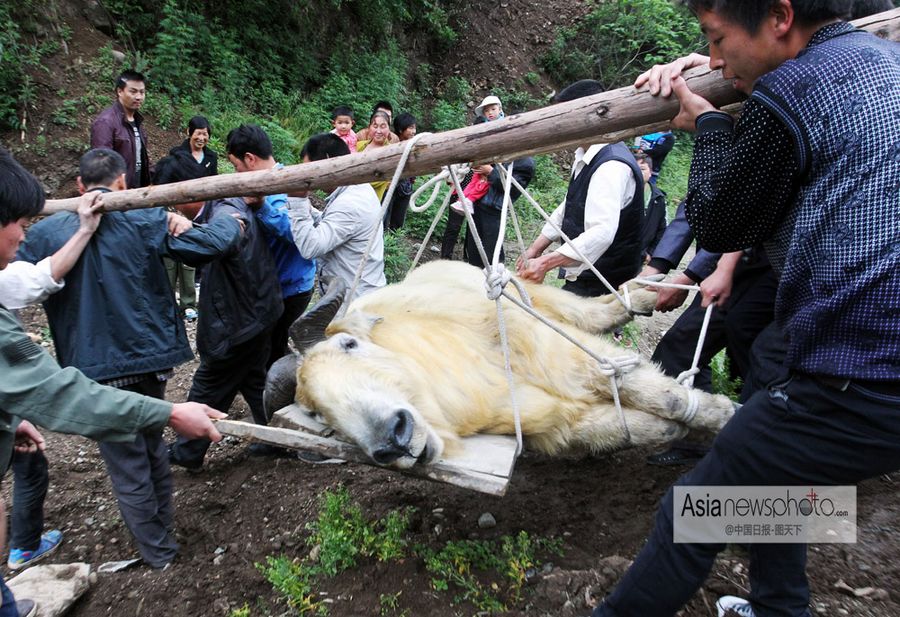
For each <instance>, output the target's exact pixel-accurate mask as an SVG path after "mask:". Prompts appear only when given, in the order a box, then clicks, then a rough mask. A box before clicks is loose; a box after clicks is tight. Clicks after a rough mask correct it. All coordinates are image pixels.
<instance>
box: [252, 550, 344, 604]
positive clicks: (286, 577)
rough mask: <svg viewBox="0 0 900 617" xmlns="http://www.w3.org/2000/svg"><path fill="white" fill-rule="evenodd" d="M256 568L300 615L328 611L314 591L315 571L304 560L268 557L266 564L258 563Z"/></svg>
mask: <svg viewBox="0 0 900 617" xmlns="http://www.w3.org/2000/svg"><path fill="white" fill-rule="evenodd" d="M256 568H257V569H258V570H259V571H260V572H262V574H263V576H265V578H266V580H267V581H268V582H269V583H270V584H271V585H272V587H274V588H275V590H276V591H277V592H278V593H280V594H281V596H282V597H283V598H284V599H285V601H286V602H287V604H288V606H290V607H291V608H292V609H294V610H295V611H297V612H298V613H299V614H300V615H307V614H317V615H324V614H326V613H327V608H326V606H325V605H324V604H322V603H321V602H319V601H318V600H316V598H315V596H314V594H313V591H312V579H313V577H314V576H315V573H314V572H313V570H312V569H311V568H309V567H308V566H307V565H305V564H304V563H303V562H301V561H299V560H297V559H290V558H289V557H286V556H284V555H282V556H280V557H266V565H262V564H259V563H258V564H256Z"/></svg>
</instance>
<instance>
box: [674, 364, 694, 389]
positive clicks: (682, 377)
mask: <svg viewBox="0 0 900 617" xmlns="http://www.w3.org/2000/svg"><path fill="white" fill-rule="evenodd" d="M699 373H700V368H699V367H696V366H695V367H693V368H689V369H688V370H686V371H682V372H681V373H679V374H678V377H676V378H675V381H677V382H678V383H680V384H681V385H684V383H685V382H686V381H687V380H688V379H693V378H694V376H696V375H698V374H699Z"/></svg>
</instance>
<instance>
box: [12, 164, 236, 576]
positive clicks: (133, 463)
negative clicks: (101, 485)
mask: <svg viewBox="0 0 900 617" xmlns="http://www.w3.org/2000/svg"><path fill="white" fill-rule="evenodd" d="M80 167H81V176H80V177H79V180H78V182H79V188H80V189H81V190H82V191H84V192H90V191H100V192H110V191H116V190H123V189H124V188H125V161H123V160H122V157H121V156H119V155H118V154H117V153H115V152H113V151H112V150H105V149H98V150H91V151H90V152H88V153H87V154H85V155H84V156H83V157H82V158H81V163H80ZM78 226H79V220H78V217H77V216H76V215H75V214H73V213H71V212H65V213H60V214H55V215H53V216H51V217H48V218H46V219H44V220H43V221H40V222H39V223H36V224H35V225H33V226H32V227H31V228H30V229H29V233H28V238H27V239H26V241H25V243H24V244H23V245H22V246H21V248H20V249H19V253H18V258H19V259H22V260H25V261H29V262H31V263H36V262H38V261H40V260H42V259H44V258H45V257H47V256H49V255H52V254H53V253H55V252H56V251H57V250H58V249H59V247H60V246H62V245H63V244H64V243H65V242H66V241H67V240H68V239H69V237H70V236H71V235H72V233H73V232H74V231H75V230H76V229H77V228H78ZM170 228H171V229H173V230H176V229H177V230H178V231H179V232H181V233H180V235H179V236H178V237H177V238H176V237H175V236H173V235H171V234H170V233H169V229H170ZM239 241H240V226H239V225H238V223H237V221H235V220H234V219H230V220H227V221H226V220H222V221H219V222H217V223H216V224H215V225H208V226H206V227H204V228H195V229H191V228H190V223H189V222H188V221H187V219H184V217H181V216H179V215H177V214H172V213H168V214H167V213H166V212H164V211H163V210H161V209H158V208H151V209H146V210H132V211H126V212H109V213H107V214H106V215H105V216H104V217H103V219H102V220H101V222H100V225H99V227H98V229H97V231H96V232H95V233H94V236H93V237H92V239H91V241H90V243H89V244H88V246H87V247H86V248H85V250H84V252H83V253H82V256H81V258H80V259H79V260H78V262H76V264H75V266H74V267H73V268H72V270H70V271H69V273H68V275H67V276H66V286H65V288H63V289H62V290H61V291H59V292H57V293H56V294H54V295H53V296H50V298H48V299H47V300H46V301H45V302H44V308H45V310H46V312H47V318H48V321H49V325H50V331H51V332H52V334H53V341H54V343H55V344H56V354H57V358H58V360H59V363H60V364H61V365H63V366H74V367H77V368H79V369H81V371H82V372H83V373H84V374H85V375H87V376H88V377H90V378H92V379H95V380H97V381H99V382H100V383H103V384H105V385H111V386H114V387H118V388H121V389H123V390H128V391H131V392H137V393H139V394H144V395H147V396H152V397H155V398H158V399H164V398H165V390H166V381H167V380H168V379H169V378H170V377H171V376H172V374H173V370H172V367H174V366H175V365H177V364H181V363H182V362H186V361H188V360H191V359H192V358H193V354H192V353H191V348H190V345H189V344H188V340H187V336H186V334H185V331H184V324H183V323H182V321H181V319H180V317H179V314H178V309H177V308H176V306H175V297H174V294H173V293H172V288H171V287H170V286H169V281H168V277H167V276H166V269H165V266H164V265H163V261H162V257H163V256H164V255H169V256H173V257H176V258H180V257H182V256H189V257H191V258H195V256H197V255H203V256H205V257H206V258H207V259H212V258H214V257H217V256H219V255H221V254H223V253H226V252H228V251H230V250H234V247H235V246H236V245H237V244H238V242H239ZM100 453H101V454H102V455H103V459H104V461H106V467H107V471H108V473H109V475H110V479H111V480H112V485H113V491H114V492H115V494H116V497H117V499H118V501H119V508H120V510H121V512H122V518H123V519H124V520H125V523H126V525H128V528H129V529H130V530H131V533H132V535H133V536H134V538H135V541H136V542H137V545H138V549H139V550H140V553H141V556H142V557H143V559H144V561H145V562H146V563H147V564H149V565H150V566H152V567H154V568H162V567H165V566H166V565H167V564H168V563H170V562H171V561H172V559H174V557H175V555H176V553H177V551H178V544H177V543H176V542H175V538H174V537H173V536H172V533H171V530H172V525H173V521H174V509H173V506H172V479H171V473H170V471H169V465H168V456H167V452H166V444H165V442H164V440H163V437H162V427H155V428H152V429H147V430H144V431H142V432H140V433H138V435H137V438H136V439H135V441H134V442H121V441H102V442H100Z"/></svg>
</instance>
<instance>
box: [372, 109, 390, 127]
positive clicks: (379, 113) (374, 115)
mask: <svg viewBox="0 0 900 617" xmlns="http://www.w3.org/2000/svg"><path fill="white" fill-rule="evenodd" d="M378 117H381V118H384V121H385V122H387V125H388V128H390V127H391V117H390V116H389V115H387V114H386V113H384V112H383V111H375V112H372V116H371V117H370V118H369V124H372V121H373V120H374V119H375V118H378Z"/></svg>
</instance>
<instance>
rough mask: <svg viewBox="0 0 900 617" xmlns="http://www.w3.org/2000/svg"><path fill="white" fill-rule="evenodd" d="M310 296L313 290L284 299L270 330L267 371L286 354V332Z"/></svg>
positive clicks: (303, 309) (304, 307)
mask: <svg viewBox="0 0 900 617" xmlns="http://www.w3.org/2000/svg"><path fill="white" fill-rule="evenodd" d="M312 294H313V290H312V289H310V290H309V291H304V292H301V293H298V294H295V295H293V296H288V297H287V298H284V311H283V312H282V313H281V317H279V318H278V322H277V323H276V324H275V327H274V328H272V348H271V350H270V351H269V359H268V360H267V361H266V370H267V371H268V370H269V367H270V366H272V365H273V364H275V362H276V361H277V360H279V359H280V358H281V357H283V356H284V355H286V354H287V352H288V330H289V329H290V327H291V325H292V324H293V323H294V322H295V321H296V320H297V318H298V317H300V315H302V314H303V311H305V310H306V307H307V306H309V301H310V299H312ZM216 409H218V407H217V408H216Z"/></svg>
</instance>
